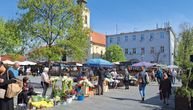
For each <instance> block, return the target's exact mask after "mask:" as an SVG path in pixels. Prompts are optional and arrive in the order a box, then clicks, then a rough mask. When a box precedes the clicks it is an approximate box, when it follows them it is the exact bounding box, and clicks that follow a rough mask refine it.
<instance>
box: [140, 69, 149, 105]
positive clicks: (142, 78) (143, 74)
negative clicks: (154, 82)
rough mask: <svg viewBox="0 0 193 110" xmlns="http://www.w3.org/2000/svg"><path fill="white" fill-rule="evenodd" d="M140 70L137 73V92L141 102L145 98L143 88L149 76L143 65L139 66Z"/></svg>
mask: <svg viewBox="0 0 193 110" xmlns="http://www.w3.org/2000/svg"><path fill="white" fill-rule="evenodd" d="M141 70H142V71H141V72H140V73H139V75H138V83H139V93H140V95H141V98H142V102H143V101H144V100H145V88H146V85H147V84H148V83H149V76H148V74H147V72H146V71H145V67H144V66H142V67H141Z"/></svg>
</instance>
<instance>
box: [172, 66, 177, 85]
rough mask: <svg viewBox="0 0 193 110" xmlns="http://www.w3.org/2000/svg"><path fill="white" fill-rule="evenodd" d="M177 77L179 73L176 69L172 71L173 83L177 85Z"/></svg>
mask: <svg viewBox="0 0 193 110" xmlns="http://www.w3.org/2000/svg"><path fill="white" fill-rule="evenodd" d="M176 76H177V72H176V70H175V69H173V70H172V83H173V84H175V83H176Z"/></svg>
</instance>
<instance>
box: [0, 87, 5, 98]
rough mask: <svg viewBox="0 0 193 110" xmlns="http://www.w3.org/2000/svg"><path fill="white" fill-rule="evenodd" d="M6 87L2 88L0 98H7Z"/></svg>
mask: <svg viewBox="0 0 193 110" xmlns="http://www.w3.org/2000/svg"><path fill="white" fill-rule="evenodd" d="M5 92H6V90H5V89H0V99H4V98H5Z"/></svg>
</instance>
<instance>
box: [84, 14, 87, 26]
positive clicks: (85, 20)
mask: <svg viewBox="0 0 193 110" xmlns="http://www.w3.org/2000/svg"><path fill="white" fill-rule="evenodd" d="M87 20H88V18H87V16H86V15H85V17H84V23H85V24H88V22H87Z"/></svg>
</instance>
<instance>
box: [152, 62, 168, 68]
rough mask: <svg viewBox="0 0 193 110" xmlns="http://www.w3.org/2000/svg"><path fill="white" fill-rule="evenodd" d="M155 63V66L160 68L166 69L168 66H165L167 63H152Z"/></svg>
mask: <svg viewBox="0 0 193 110" xmlns="http://www.w3.org/2000/svg"><path fill="white" fill-rule="evenodd" d="M154 64H155V65H154V66H155V67H160V68H163V69H167V68H168V67H167V65H164V64H159V63H154Z"/></svg>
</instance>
